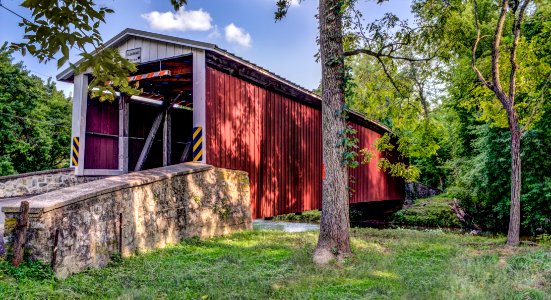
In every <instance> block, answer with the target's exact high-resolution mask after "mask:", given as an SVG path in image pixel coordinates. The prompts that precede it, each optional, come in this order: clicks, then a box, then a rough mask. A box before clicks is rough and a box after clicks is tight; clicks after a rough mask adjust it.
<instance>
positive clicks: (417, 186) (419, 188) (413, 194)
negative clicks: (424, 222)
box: [404, 181, 442, 207]
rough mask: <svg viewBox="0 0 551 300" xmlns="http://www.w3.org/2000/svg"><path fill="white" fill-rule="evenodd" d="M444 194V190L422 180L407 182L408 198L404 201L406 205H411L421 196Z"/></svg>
mask: <svg viewBox="0 0 551 300" xmlns="http://www.w3.org/2000/svg"><path fill="white" fill-rule="evenodd" d="M440 194H442V190H440V189H437V188H434V187H432V186H428V185H426V184H422V183H420V182H411V181H408V182H406V199H405V201H404V206H405V207H410V206H411V205H412V204H413V203H414V202H415V200H417V199H421V198H428V197H432V196H436V195H440Z"/></svg>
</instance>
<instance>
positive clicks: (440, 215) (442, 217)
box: [391, 198, 461, 227]
mask: <svg viewBox="0 0 551 300" xmlns="http://www.w3.org/2000/svg"><path fill="white" fill-rule="evenodd" d="M450 201H451V199H447V198H428V199H421V200H418V202H417V203H415V204H413V205H412V206H411V207H409V208H405V209H402V210H399V211H397V212H396V213H394V214H393V215H392V216H391V220H392V221H393V222H394V223H396V224H399V225H408V226H430V227H460V226H461V223H460V221H459V219H458V218H457V216H456V215H455V213H454V212H453V211H452V210H451V207H450V205H449V203H450Z"/></svg>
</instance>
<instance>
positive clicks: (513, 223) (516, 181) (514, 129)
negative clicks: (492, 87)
mask: <svg viewBox="0 0 551 300" xmlns="http://www.w3.org/2000/svg"><path fill="white" fill-rule="evenodd" d="M507 115H508V119H509V131H510V132H511V208H510V215H509V230H508V232H507V245H510V246H518V244H519V239H520V189H521V184H522V180H521V179H522V178H521V159H520V139H521V136H522V132H521V130H520V126H519V123H518V116H517V113H516V110H515V109H514V108H512V110H511V111H509V112H507Z"/></svg>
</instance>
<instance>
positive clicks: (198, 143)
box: [193, 127, 203, 161]
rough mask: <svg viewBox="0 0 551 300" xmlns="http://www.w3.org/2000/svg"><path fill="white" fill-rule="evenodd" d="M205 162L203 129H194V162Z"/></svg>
mask: <svg viewBox="0 0 551 300" xmlns="http://www.w3.org/2000/svg"><path fill="white" fill-rule="evenodd" d="M201 160H203V127H195V128H193V161H201Z"/></svg>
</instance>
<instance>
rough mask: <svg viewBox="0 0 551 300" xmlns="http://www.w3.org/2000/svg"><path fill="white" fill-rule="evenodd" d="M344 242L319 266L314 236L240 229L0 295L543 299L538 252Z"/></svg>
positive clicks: (369, 238)
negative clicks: (346, 250)
mask: <svg viewBox="0 0 551 300" xmlns="http://www.w3.org/2000/svg"><path fill="white" fill-rule="evenodd" d="M352 236H353V239H352V245H353V249H354V256H353V257H350V258H349V259H347V260H346V261H345V262H343V263H335V264H332V265H330V266H327V267H317V266H315V265H313V264H312V262H311V257H310V256H311V253H312V251H313V249H314V247H315V242H316V239H317V233H316V232H307V233H283V232H277V231H249V232H243V233H238V234H234V235H232V236H228V237H223V238H214V239H210V240H206V241H199V240H197V239H190V240H187V241H185V242H183V243H181V244H178V245H175V246H172V247H170V248H167V249H164V250H159V251H154V252H151V253H146V254H140V255H137V256H135V257H133V258H130V259H125V260H123V261H122V262H119V263H118V264H116V265H114V266H112V267H109V268H105V269H102V270H89V271H86V272H83V273H80V274H77V275H74V276H72V277H70V278H68V279H66V280H63V281H57V280H54V279H51V278H48V279H42V280H37V279H31V278H28V277H25V275H24V274H23V275H17V274H15V275H6V274H3V275H2V274H0V299H9V298H18V299H21V298H64V299H74V298H89V299H98V298H121V299H134V298H138V299H157V298H167V299H175V298H176V299H207V298H208V299H268V298H272V299H358V298H376V299H551V251H550V248H549V247H548V246H538V247H528V246H525V247H520V248H518V249H514V250H512V249H509V248H506V247H505V246H501V245H500V244H499V245H498V244H495V243H502V242H504V239H502V238H498V239H493V238H484V237H472V236H462V235H457V234H451V233H443V232H439V231H424V232H423V231H413V230H405V229H389V230H375V229H353V230H352ZM4 265H5V263H4ZM4 268H5V267H4Z"/></svg>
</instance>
